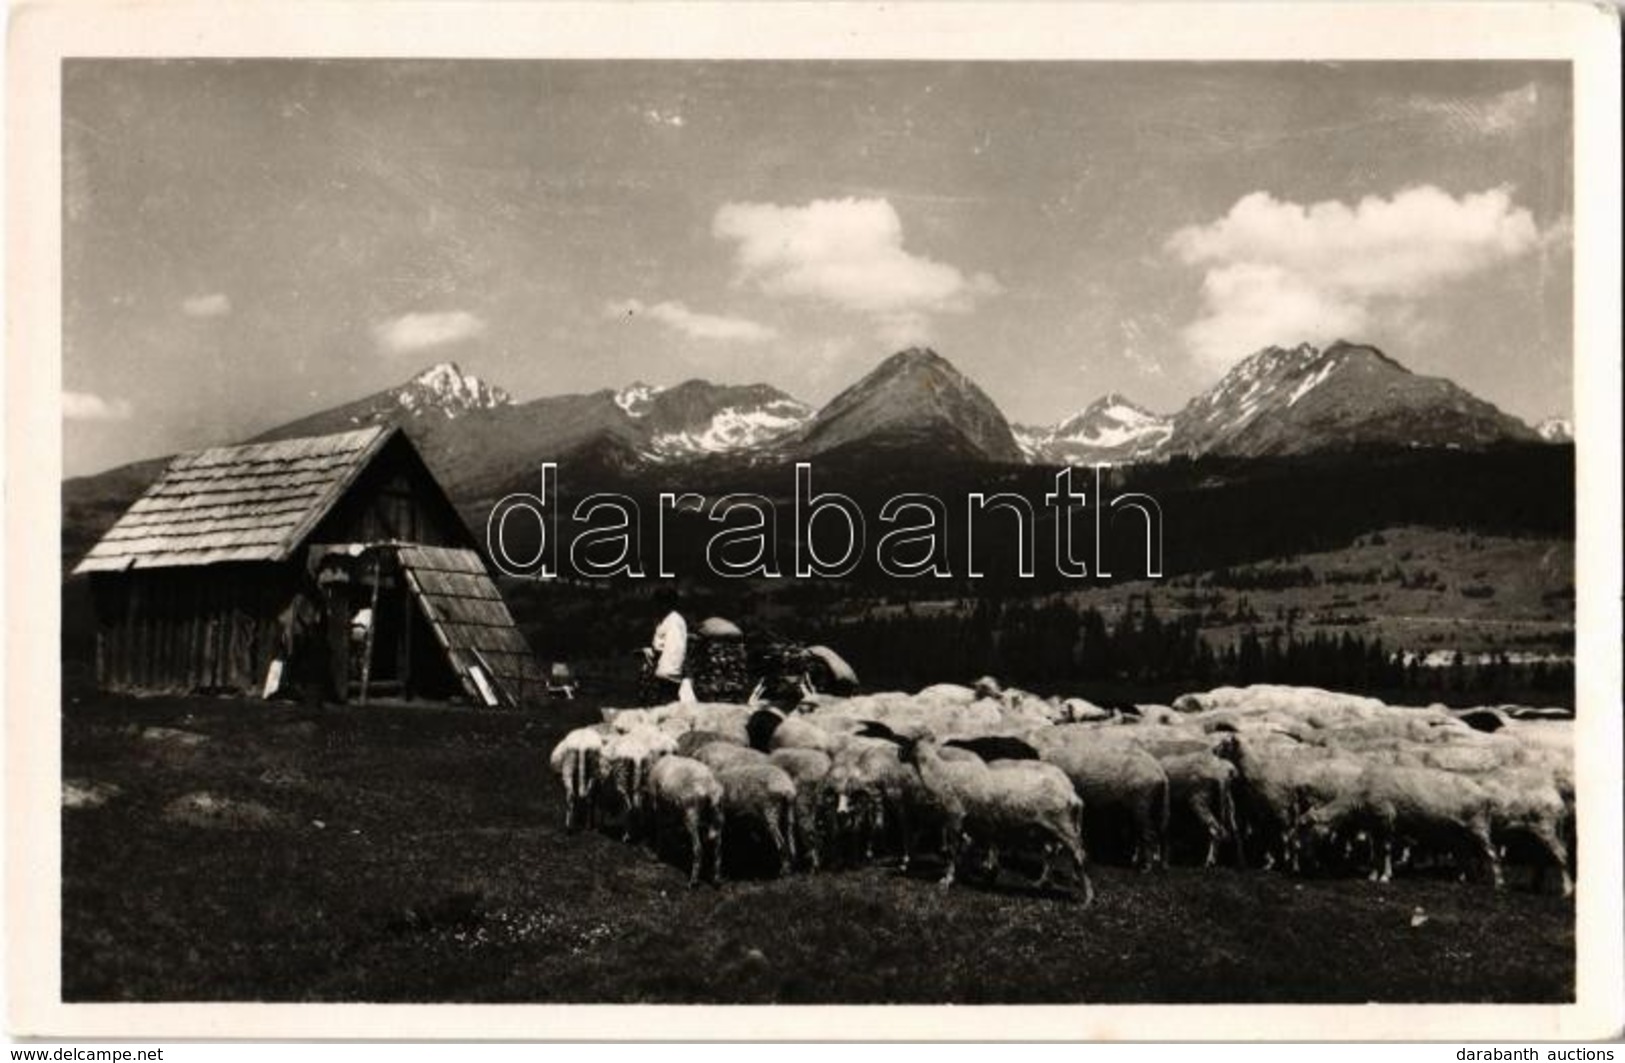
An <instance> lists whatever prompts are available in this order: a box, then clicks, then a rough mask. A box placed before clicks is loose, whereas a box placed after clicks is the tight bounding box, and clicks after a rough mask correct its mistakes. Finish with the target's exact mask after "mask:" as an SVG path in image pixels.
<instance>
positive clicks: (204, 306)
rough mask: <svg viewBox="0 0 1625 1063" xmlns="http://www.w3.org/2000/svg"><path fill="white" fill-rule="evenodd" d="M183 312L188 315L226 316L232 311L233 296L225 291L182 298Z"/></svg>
mask: <svg viewBox="0 0 1625 1063" xmlns="http://www.w3.org/2000/svg"><path fill="white" fill-rule="evenodd" d="M181 313H183V314H185V315H186V316H187V317H224V316H226V315H227V314H229V313H231V297H230V296H228V295H227V294H226V293H225V292H209V293H206V294H203V295H193V296H190V297H188V298H186V299H182V300H181Z"/></svg>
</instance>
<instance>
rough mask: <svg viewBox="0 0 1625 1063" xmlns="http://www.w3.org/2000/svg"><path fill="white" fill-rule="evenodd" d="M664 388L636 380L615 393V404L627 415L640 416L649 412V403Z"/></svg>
mask: <svg viewBox="0 0 1625 1063" xmlns="http://www.w3.org/2000/svg"><path fill="white" fill-rule="evenodd" d="M664 390H665V388H662V387H658V386H656V385H654V384H645V383H643V382H642V381H641V380H640V381H636V382H635V383H632V384H628V385H627V386H626V387H624V388H622V389H621V390H619V391H617V392H616V393H615V405H617V406H619V407H620V408H621V409H622V410H623V411H625V413H626V415H627V416H628V417H633V418H637V417H642V416H644V415H645V414H647V413H648V412H649V403H651V402H653V401H654V397H655V396H656V395H658V394H660V393H661V392H662V391H664Z"/></svg>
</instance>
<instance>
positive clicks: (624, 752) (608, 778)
mask: <svg viewBox="0 0 1625 1063" xmlns="http://www.w3.org/2000/svg"><path fill="white" fill-rule="evenodd" d="M676 750H677V742H676V740H675V739H673V738H672V736H671V735H669V734H667V733H666V732H664V731H662V730H660V729H659V728H658V727H656V726H654V725H652V724H644V725H642V726H639V727H634V728H632V729H631V730H628V731H626V732H625V733H622V734H616V735H612V736H610V737H609V738H608V739H606V740H605V742H604V748H603V752H602V754H601V756H600V758H599V761H598V776H599V781H600V784H602V783H608V784H609V788H610V790H611V792H613V793H614V794H615V795H616V796H617V797H618V798H619V800H620V803H621V807H622V811H623V815H622V819H621V824H622V827H621V840H622V841H630V840H631V838H632V833H633V831H634V829H635V828H636V827H637V825H638V824H639V821H640V820H641V819H642V818H643V805H644V790H645V788H644V779H645V778H646V777H647V775H648V772H649V769H650V768H651V767H653V766H654V763H655V762H656V761H657V760H659V759H660V758H661V757H663V756H665V755H666V754H668V753H674V752H676Z"/></svg>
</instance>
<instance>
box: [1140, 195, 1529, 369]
mask: <svg viewBox="0 0 1625 1063" xmlns="http://www.w3.org/2000/svg"><path fill="white" fill-rule="evenodd" d="M1542 239H1543V237H1542V234H1541V232H1540V230H1539V228H1538V227H1537V226H1536V224H1535V220H1534V217H1533V216H1532V215H1531V214H1530V213H1529V211H1527V210H1525V209H1523V208H1521V207H1515V206H1514V205H1513V203H1512V197H1511V195H1510V193H1509V192H1508V191H1507V190H1505V189H1491V190H1490V191H1487V192H1479V193H1472V194H1467V195H1463V196H1461V197H1460V198H1457V197H1455V196H1451V195H1450V194H1449V193H1447V192H1444V191H1442V190H1440V189H1438V188H1435V187H1433V186H1431V185H1424V186H1421V187H1417V188H1410V189H1406V190H1404V191H1402V192H1399V193H1397V194H1396V195H1394V196H1393V197H1392V198H1391V199H1383V198H1381V197H1377V196H1368V197H1366V198H1365V199H1362V200H1360V201H1359V203H1357V204H1355V205H1353V206H1349V205H1347V204H1344V203H1341V202H1338V201H1335V200H1330V201H1326V202H1323V203H1315V204H1312V205H1311V206H1308V207H1304V206H1301V205H1299V204H1297V203H1290V202H1283V201H1280V200H1277V199H1275V198H1274V197H1273V196H1271V195H1270V194H1269V193H1268V192H1254V193H1252V194H1251V195H1248V196H1244V197H1243V198H1242V199H1240V200H1239V201H1237V202H1236V204H1235V206H1233V207H1231V208H1230V212H1229V213H1228V214H1226V215H1225V216H1224V217H1222V218H1220V219H1219V220H1217V221H1215V222H1212V223H1210V224H1207V225H1193V226H1189V227H1187V228H1184V229H1180V230H1179V231H1178V232H1176V233H1174V234H1173V236H1171V237H1170V238H1169V239H1168V242H1167V245H1166V248H1167V250H1168V251H1169V253H1171V254H1173V255H1174V256H1175V257H1177V258H1178V259H1179V260H1180V261H1182V262H1184V263H1186V264H1187V265H1192V266H1202V267H1205V269H1206V275H1205V277H1204V278H1203V281H1202V302H1203V311H1202V314H1201V316H1200V317H1198V318H1197V319H1196V320H1195V321H1193V322H1192V323H1191V324H1189V325H1188V326H1186V328H1185V330H1184V339H1185V343H1186V346H1187V347H1188V348H1189V349H1190V351H1191V353H1192V354H1193V355H1195V356H1196V357H1197V358H1198V359H1199V360H1201V361H1202V362H1204V363H1206V364H1208V365H1209V366H1211V367H1215V368H1223V367H1225V366H1228V365H1229V364H1231V363H1233V362H1236V361H1239V360H1240V359H1241V358H1244V357H1246V356H1247V355H1248V354H1251V353H1252V352H1253V351H1255V350H1257V349H1258V348H1260V347H1263V346H1267V345H1269V344H1272V343H1275V344H1294V343H1298V342H1300V341H1302V340H1310V341H1320V342H1324V341H1327V340H1331V339H1336V338H1338V337H1340V336H1348V337H1350V338H1354V335H1353V334H1356V333H1359V332H1361V331H1364V330H1365V329H1367V328H1369V327H1371V326H1372V325H1373V324H1374V323H1376V322H1377V321H1379V320H1385V319H1388V318H1389V317H1390V316H1391V315H1397V316H1399V317H1403V316H1406V315H1411V314H1414V312H1415V310H1416V304H1417V301H1418V300H1420V299H1421V298H1423V297H1425V296H1427V295H1429V294H1431V293H1432V292H1434V291H1437V290H1438V289H1440V288H1441V287H1443V286H1445V285H1448V284H1450V283H1453V282H1456V281H1459V280H1461V279H1463V278H1465V277H1468V276H1471V275H1472V274H1474V273H1477V272H1480V271H1482V270H1485V269H1488V268H1490V267H1492V266H1495V265H1498V264H1500V263H1503V262H1507V261H1511V260H1512V259H1515V258H1517V257H1519V256H1521V255H1523V254H1525V253H1527V252H1529V251H1530V250H1532V249H1534V248H1536V247H1537V246H1538V245H1539V244H1540V243H1541V241H1542Z"/></svg>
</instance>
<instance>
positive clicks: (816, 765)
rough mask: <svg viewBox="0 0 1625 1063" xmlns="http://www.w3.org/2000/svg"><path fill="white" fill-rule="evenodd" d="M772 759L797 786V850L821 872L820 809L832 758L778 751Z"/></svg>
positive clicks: (806, 751) (813, 751) (808, 752)
mask: <svg viewBox="0 0 1625 1063" xmlns="http://www.w3.org/2000/svg"><path fill="white" fill-rule="evenodd" d="M768 759H769V760H771V761H772V762H773V764H774V766H775V767H777V768H779V769H780V770H782V771H783V772H784V773H785V774H786V775H788V776H790V778H791V779H792V780H793V781H794V782H795V784H796V830H797V832H798V834H797V837H796V848H797V849H798V850H800V852H801V855H802V856H803V857H804V858H805V859H806V861H807V866H808V867H810V868H811V869H812V870H813V871H817V870H818V867H819V863H820V860H821V857H822V853H821V849H822V845H821V841H820V838H819V833H820V832H819V823H818V806H819V798H820V795H821V794H822V792H823V789H824V780H825V779H826V778H828V776H829V769H830V764H831V762H830V758H829V755H828V754H827V753H821V752H819V751H818V750H816V749H775V750H774V751H773V752H772V753H771V754H769V755H768Z"/></svg>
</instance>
